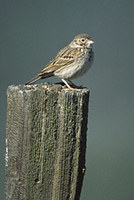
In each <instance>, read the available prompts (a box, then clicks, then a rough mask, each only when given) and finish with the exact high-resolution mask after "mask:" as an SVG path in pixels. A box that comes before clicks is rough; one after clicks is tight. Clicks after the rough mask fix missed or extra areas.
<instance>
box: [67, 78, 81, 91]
mask: <svg viewBox="0 0 134 200" xmlns="http://www.w3.org/2000/svg"><path fill="white" fill-rule="evenodd" d="M68 82H69V83H71V85H72V86H73V87H76V88H79V89H82V88H83V86H82V85H80V86H77V85H75V84H74V83H73V82H72V81H70V80H68Z"/></svg>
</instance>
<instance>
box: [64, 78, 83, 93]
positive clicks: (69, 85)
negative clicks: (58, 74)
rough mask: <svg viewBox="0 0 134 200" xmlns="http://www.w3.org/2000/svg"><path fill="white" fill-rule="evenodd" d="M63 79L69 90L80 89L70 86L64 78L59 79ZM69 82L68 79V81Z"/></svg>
mask: <svg viewBox="0 0 134 200" xmlns="http://www.w3.org/2000/svg"><path fill="white" fill-rule="evenodd" d="M61 80H62V81H63V83H65V85H66V86H67V87H68V88H69V89H70V90H77V91H80V89H78V88H72V87H71V86H70V85H69V84H68V82H67V81H66V80H65V79H61ZM69 82H70V81H69Z"/></svg>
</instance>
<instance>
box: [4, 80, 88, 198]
mask: <svg viewBox="0 0 134 200" xmlns="http://www.w3.org/2000/svg"><path fill="white" fill-rule="evenodd" d="M88 100H89V91H88V90H87V89H82V90H81V91H70V90H65V89H64V88H63V87H62V86H61V85H58V84H57V85H56V84H55V85H51V84H48V83H44V84H40V85H31V86H24V85H19V86H9V87H8V90H7V101H8V109H7V135H6V200H78V199H80V192H81V187H82V181H83V176H84V171H85V152H86V132H87V117H88Z"/></svg>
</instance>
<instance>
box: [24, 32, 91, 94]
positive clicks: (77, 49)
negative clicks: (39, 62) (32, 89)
mask: <svg viewBox="0 0 134 200" xmlns="http://www.w3.org/2000/svg"><path fill="white" fill-rule="evenodd" d="M92 44H94V41H93V40H91V37H90V36H89V35H87V34H79V35H77V36H75V37H74V39H73V40H72V42H71V43H70V44H69V45H67V46H66V47H64V48H63V49H61V50H60V51H59V53H58V54H57V55H56V57H55V58H54V59H53V60H52V61H50V62H49V63H48V65H46V67H45V68H44V69H43V70H42V71H41V72H40V73H39V74H38V75H37V76H35V77H34V78H33V79H32V80H30V81H28V82H27V83H26V84H25V85H28V84H31V83H34V82H35V81H37V80H39V79H44V78H48V77H50V76H57V77H58V78H59V79H61V80H62V81H63V82H64V83H65V85H66V86H67V88H69V89H70V90H79V89H78V88H77V86H76V85H75V84H73V82H72V81H71V80H72V79H75V78H77V77H79V76H82V75H83V74H84V73H86V72H87V70H88V69H89V68H90V67H91V65H92V62H93V58H94V52H93V50H92ZM72 85H73V86H75V88H74V87H72Z"/></svg>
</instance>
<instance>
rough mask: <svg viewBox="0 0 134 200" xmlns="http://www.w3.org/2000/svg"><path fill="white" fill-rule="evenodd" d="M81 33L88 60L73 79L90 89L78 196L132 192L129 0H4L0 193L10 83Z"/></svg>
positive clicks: (0, 14)
mask: <svg viewBox="0 0 134 200" xmlns="http://www.w3.org/2000/svg"><path fill="white" fill-rule="evenodd" d="M79 33H87V34H89V35H91V37H92V39H93V40H94V41H95V44H94V52H95V60H94V63H93V66H92V68H91V69H90V71H88V72H87V74H85V75H84V76H82V77H81V78H78V79H76V80H74V83H75V84H76V85H83V86H86V87H87V88H89V90H90V104H89V120H88V138H87V139H88V140H87V154H86V174H85V178H84V183H83V188H82V193H81V200H90V199H91V200H133V199H134V1H132V0H114V1H111V0H94V1H92V0H83V1H81V0H71V1H62V0H56V1H55V0H50V1H47V0H45V1H44V0H39V1H36V0H28V1H27V0H23V1H18V0H12V1H9V0H1V1H0V199H1V200H3V199H4V183H5V176H4V154H5V136H6V133H5V129H6V108H7V103H6V90H7V87H8V86H9V85H12V84H15V85H18V84H24V83H25V82H27V81H28V80H29V79H31V78H32V77H33V76H34V75H36V74H37V73H38V72H40V71H41V70H42V69H43V67H44V66H45V65H46V64H47V63H48V62H49V61H50V60H51V59H53V58H54V56H55V55H56V54H57V52H58V51H59V50H60V49H61V48H63V47H64V46H65V45H67V44H68V43H69V42H70V41H71V40H72V39H73V37H74V36H75V35H76V34H79ZM44 81H48V82H50V83H55V82H58V81H59V80H58V79H57V78H56V77H54V78H49V79H46V80H44ZM40 82H42V81H40Z"/></svg>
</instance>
